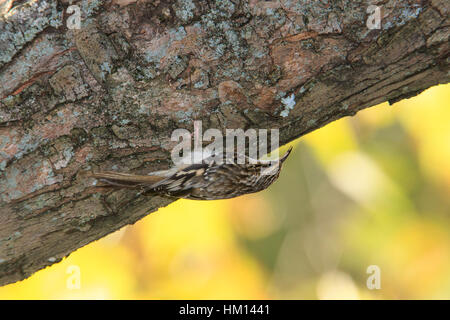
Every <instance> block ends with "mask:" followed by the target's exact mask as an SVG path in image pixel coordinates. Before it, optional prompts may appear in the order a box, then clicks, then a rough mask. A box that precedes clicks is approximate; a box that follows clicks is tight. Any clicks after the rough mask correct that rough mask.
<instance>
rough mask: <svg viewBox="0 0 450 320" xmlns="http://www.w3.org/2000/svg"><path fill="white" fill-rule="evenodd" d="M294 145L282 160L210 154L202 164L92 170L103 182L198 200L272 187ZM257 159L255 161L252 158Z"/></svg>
mask: <svg viewBox="0 0 450 320" xmlns="http://www.w3.org/2000/svg"><path fill="white" fill-rule="evenodd" d="M291 150H292V147H291V148H289V150H288V151H287V152H286V153H285V154H284V155H283V156H282V157H281V158H279V159H278V160H253V159H250V158H248V157H246V156H244V158H245V163H244V164H239V162H238V161H236V159H237V155H236V154H234V155H233V156H231V159H230V156H227V157H226V161H221V162H220V163H219V162H218V161H216V159H217V158H213V157H209V158H206V159H204V160H203V161H202V162H201V163H199V164H191V165H186V166H181V167H175V168H172V169H169V170H163V171H157V172H152V173H150V174H149V175H135V174H127V173H119V172H112V171H105V172H97V173H95V172H94V173H91V174H90V175H89V176H91V177H94V178H96V179H98V180H100V181H101V182H104V183H106V184H107V185H110V186H115V187H119V188H137V189H140V190H141V191H143V193H144V194H145V193H150V192H154V193H157V194H162V195H167V196H172V197H177V198H185V199H195V200H218V199H229V198H234V197H238V196H241V195H244V194H248V193H254V192H258V191H261V190H264V189H266V188H267V187H269V186H270V185H271V184H272V183H273V182H274V181H275V180H276V179H277V178H278V176H279V174H280V171H281V166H282V164H283V162H284V161H285V160H286V158H287V157H288V156H289V154H290V152H291ZM251 160H253V161H251Z"/></svg>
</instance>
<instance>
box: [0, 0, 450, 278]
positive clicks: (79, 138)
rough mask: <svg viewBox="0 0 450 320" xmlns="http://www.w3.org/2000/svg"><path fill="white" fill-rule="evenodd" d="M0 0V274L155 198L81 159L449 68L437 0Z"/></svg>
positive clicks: (294, 124) (356, 104)
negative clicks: (373, 24) (374, 16)
mask: <svg viewBox="0 0 450 320" xmlns="http://www.w3.org/2000/svg"><path fill="white" fill-rule="evenodd" d="M72 2H73V3H72V4H74V5H77V6H79V8H80V11H81V28H80V29H73V30H72V29H69V28H68V27H67V19H68V18H69V17H70V16H71V15H70V14H69V13H68V12H67V8H68V6H69V5H70V4H69V1H59V2H56V1H45V0H44V1H12V0H6V1H3V2H2V4H1V5H0V79H1V88H0V284H1V285H4V284H7V283H11V282H15V281H18V280H21V279H24V278H26V277H28V276H30V275H31V274H33V273H34V272H35V271H37V270H39V269H41V268H44V267H46V266H48V265H51V264H53V263H55V262H57V261H59V260H60V259H62V258H63V257H64V256H67V255H68V254H70V253H71V252H73V251H74V250H76V249H77V248H80V247H81V246H84V245H86V244H88V243H89V242H91V241H93V240H96V239H99V238H101V237H103V236H105V235H107V234H109V233H111V232H113V231H115V230H117V229H119V228H121V227H123V226H124V225H126V224H130V223H134V222H136V221H137V220H139V219H140V218H142V217H144V216H145V215H147V214H149V213H150V212H153V211H155V210H157V209H158V208H160V207H162V206H165V205H167V204H169V203H170V202H171V201H172V200H171V199H168V198H164V197H158V196H148V197H143V196H142V197H137V198H136V197H135V193H134V192H133V191H130V190H122V191H111V190H108V189H106V188H103V189H102V188H98V187H94V186H92V185H91V183H90V181H87V179H84V178H83V177H82V176H81V175H80V172H82V171H83V170H86V169H97V170H120V171H132V172H138V173H146V172H149V171H154V170H161V169H165V168H168V167H169V166H170V150H171V148H172V147H173V146H174V143H175V142H173V141H171V139H170V138H171V133H172V131H173V130H174V129H176V128H186V129H188V130H190V131H192V126H193V121H194V120H202V123H203V127H204V129H207V128H218V129H220V130H225V128H229V129H232V128H243V129H246V128H278V129H280V138H281V142H282V143H286V142H288V141H291V140H293V139H295V138H297V137H299V136H301V135H304V134H305V133H307V132H310V131H312V130H315V129H317V128H320V127H322V126H324V125H326V124H327V123H329V122H331V121H333V120H336V119H339V118H341V117H344V116H348V115H353V114H355V113H356V112H357V111H359V110H361V109H364V108H367V107H370V106H373V105H376V104H378V103H381V102H383V101H389V102H393V101H398V100H400V99H403V98H408V97H411V96H413V95H416V94H417V93H419V92H421V91H423V90H424V89H426V88H428V87H430V86H433V85H436V84H439V83H447V82H448V81H449V56H448V52H449V44H448V37H449V18H448V17H449V4H448V1H444V0H442V1H440V0H433V1H389V0H387V1H378V3H379V6H380V8H381V16H382V21H381V29H376V30H369V29H368V28H367V25H366V21H367V19H368V18H369V14H368V13H367V7H368V6H369V5H370V4H377V1H375V3H374V2H373V1H354V0H348V1H347V0H339V1H312V0H311V1H308V0H299V1H287V0H280V1H271V2H270V1H253V0H252V1H244V0H232V1H208V2H206V1H199V0H177V1H126V0H118V1H100V0H98V1H72Z"/></svg>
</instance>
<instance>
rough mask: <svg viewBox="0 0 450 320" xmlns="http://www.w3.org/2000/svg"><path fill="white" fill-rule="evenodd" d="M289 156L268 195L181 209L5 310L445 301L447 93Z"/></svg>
mask: <svg viewBox="0 0 450 320" xmlns="http://www.w3.org/2000/svg"><path fill="white" fill-rule="evenodd" d="M291 145H293V146H294V150H293V153H292V154H291V156H290V158H289V159H288V160H287V162H286V164H285V166H284V170H283V171H282V173H281V176H280V179H279V180H278V181H277V182H276V183H275V184H274V185H273V186H271V187H270V188H269V189H268V190H266V191H263V192H260V193H258V194H253V195H247V196H243V197H240V198H236V199H231V200H221V201H205V202H202V201H191V200H180V201H177V202H175V203H173V204H172V205H170V206H168V207H166V208H163V209H161V210H159V211H158V212H156V213H152V214H150V215H149V216H147V217H146V218H144V219H142V220H141V221H139V222H137V223H136V224H135V225H132V226H127V227H125V228H123V229H121V230H119V231H118V232H116V233H114V234H111V235H109V236H107V237H105V238H103V239H101V240H99V241H97V242H95V243H92V244H90V245H88V246H86V247H84V248H81V249H79V250H77V251H76V252H75V253H73V254H71V255H70V256H69V257H68V258H66V259H64V260H63V261H62V262H60V263H58V264H56V265H54V266H52V267H49V268H47V269H44V270H42V271H39V272H37V273H36V274H35V275H33V276H32V277H31V278H29V279H27V280H25V281H22V282H19V283H15V284H11V285H8V286H5V287H1V288H0V298H1V299H69V298H75V299H76V298H86V299H334V298H340V299H432V298H434V299H450V85H441V86H436V87H433V88H431V89H428V90H426V91H425V92H423V93H421V94H420V95H419V96H416V97H414V98H411V99H409V100H404V101H401V102H399V103H396V104H395V105H393V106H389V105H388V104H387V103H385V104H382V105H379V106H377V107H374V108H370V109H367V110H364V111H361V112H359V113H358V114H357V115H356V116H355V117H352V118H345V119H341V120H339V121H336V122H334V123H332V124H329V125H327V126H326V127H324V128H322V129H320V130H317V131H315V132H312V133H310V134H308V135H307V136H305V137H302V138H300V139H298V140H296V141H294V142H292V143H291ZM285 148H286V147H283V149H282V150H284V149H285ZM371 265H376V266H378V267H379V270H380V276H381V288H380V289H374V290H369V289H368V287H367V285H366V282H367V278H368V277H369V276H370V275H371V274H368V273H367V268H368V267H369V266H371ZM74 276H79V280H80V281H79V282H77V281H76V279H75V278H74ZM74 279H75V280H74ZM77 284H79V288H78V287H77Z"/></svg>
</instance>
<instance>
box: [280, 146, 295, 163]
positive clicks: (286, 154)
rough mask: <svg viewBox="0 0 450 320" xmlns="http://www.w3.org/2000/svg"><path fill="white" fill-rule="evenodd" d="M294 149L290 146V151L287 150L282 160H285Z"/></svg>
mask: <svg viewBox="0 0 450 320" xmlns="http://www.w3.org/2000/svg"><path fill="white" fill-rule="evenodd" d="M291 151H292V147H289V149H288V151H286V153H285V154H284V155H283V156H282V157H281V158H280V162H281V163H283V162H284V160H286V159H287V157H288V156H289V155H290V154H291Z"/></svg>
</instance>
